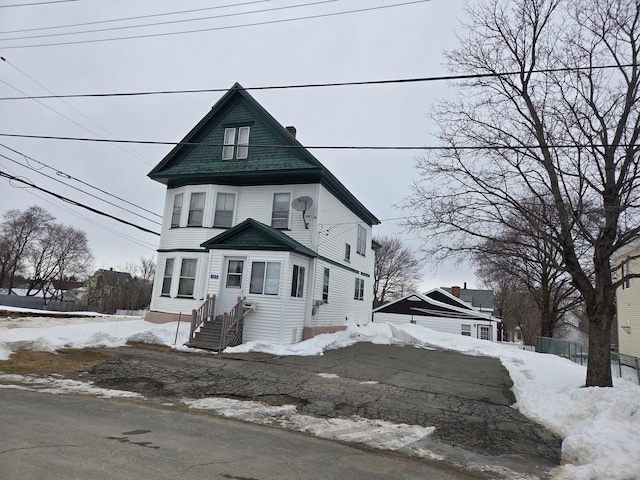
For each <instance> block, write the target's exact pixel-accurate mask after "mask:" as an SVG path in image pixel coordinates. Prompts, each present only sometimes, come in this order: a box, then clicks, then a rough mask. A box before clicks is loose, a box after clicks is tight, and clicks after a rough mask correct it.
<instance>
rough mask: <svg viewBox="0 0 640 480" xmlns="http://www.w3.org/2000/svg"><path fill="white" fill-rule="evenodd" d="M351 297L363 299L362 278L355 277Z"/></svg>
mask: <svg viewBox="0 0 640 480" xmlns="http://www.w3.org/2000/svg"><path fill="white" fill-rule="evenodd" d="M353 299H354V300H360V301H362V300H364V278H359V277H356V281H355V289H354V292H353Z"/></svg>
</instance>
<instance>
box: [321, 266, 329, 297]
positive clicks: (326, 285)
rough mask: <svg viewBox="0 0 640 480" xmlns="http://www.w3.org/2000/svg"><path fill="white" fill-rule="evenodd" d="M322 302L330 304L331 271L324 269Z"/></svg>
mask: <svg viewBox="0 0 640 480" xmlns="http://www.w3.org/2000/svg"><path fill="white" fill-rule="evenodd" d="M322 301H323V302H324V303H329V269H328V268H327V267H324V272H323V273H322Z"/></svg>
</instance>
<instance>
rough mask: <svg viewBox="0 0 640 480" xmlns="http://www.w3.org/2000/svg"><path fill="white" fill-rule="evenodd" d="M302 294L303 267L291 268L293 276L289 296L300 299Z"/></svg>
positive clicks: (295, 266)
mask: <svg viewBox="0 0 640 480" xmlns="http://www.w3.org/2000/svg"><path fill="white" fill-rule="evenodd" d="M303 293H304V267H302V266H300V265H294V266H293V276H292V278H291V296H292V297H297V298H302V296H303Z"/></svg>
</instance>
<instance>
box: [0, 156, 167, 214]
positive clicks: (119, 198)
mask: <svg viewBox="0 0 640 480" xmlns="http://www.w3.org/2000/svg"><path fill="white" fill-rule="evenodd" d="M0 146H2V147H4V148H6V149H7V150H11V151H12V152H13V153H15V154H17V155H20V156H22V157H24V159H25V160H26V161H27V164H28V163H29V160H31V161H32V162H35V163H38V164H40V165H42V167H41V168H48V169H50V170H53V171H54V172H55V174H56V175H59V176H61V177H64V178H67V179H69V180H73V181H75V182H78V183H80V184H82V185H85V186H87V187H90V188H93V189H94V190H97V191H98V192H100V193H104V194H105V195H108V196H110V197H112V198H115V199H117V200H119V201H121V202H124V203H126V204H128V205H131V206H133V207H136V208H139V209H140V210H143V211H145V212H147V213H150V214H151V215H155V216H156V217H158V218H162V215H159V214H157V213H155V212H152V211H151V210H148V209H146V208H144V207H141V206H140V205H136V204H135V203H132V202H130V201H128V200H125V199H124V198H121V197H119V196H117V195H114V194H113V193H110V192H107V191H106V190H103V189H101V188H99V187H96V186H95V185H91V184H90V183H87V182H85V181H84V180H80V179H79V178H76V177H73V176H71V175H69V174H68V173H65V172H63V171H62V170H58V169H56V168H53V167H51V166H49V165H47V164H45V163H42V162H41V161H39V160H36V159H35V158H33V157H30V156H28V155H26V154H24V153H22V152H19V151H18V150H15V149H13V148H11V147H8V146H6V145H4V144H0ZM5 158H6V157H5ZM12 161H14V160H12ZM32 169H33V170H36V171H37V170H38V169H36V168H32ZM65 185H68V184H66V183H65ZM68 186H71V185H68ZM72 188H75V187H72ZM77 190H79V189H77ZM79 191H81V192H82V190H79ZM103 201H104V200H103ZM107 203H109V202H107ZM119 208H122V207H119ZM132 213H133V212H132ZM134 215H137V214H135V213H134ZM143 218H144V217H143ZM147 220H148V219H147ZM150 221H153V220H150Z"/></svg>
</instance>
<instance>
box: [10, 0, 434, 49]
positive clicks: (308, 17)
mask: <svg viewBox="0 0 640 480" xmlns="http://www.w3.org/2000/svg"><path fill="white" fill-rule="evenodd" d="M429 1H431V0H414V1H412V2H403V3H394V4H392V5H381V6H377V7H366V8H358V9H353V10H344V11H341V12H331V13H320V14H316V15H306V16H302V17H294V18H283V19H279V20H265V21H262V22H254V23H245V24H240V25H227V26H223V27H211V28H200V29H195V30H183V31H179V32H163V33H149V34H145V35H131V36H127V37H113V38H97V39H92V40H75V41H71V42H57V43H40V44H32V45H12V46H6V47H5V46H3V47H2V48H4V49H13V48H34V47H54V46H60V45H78V44H84V43H97V42H111V41H114V40H133V39H138V38H151V37H165V36H170V35H171V36H172V35H184V34H187V33H202V32H213V31H218V30H230V29H235V28H244V27H256V26H262V25H273V24H277V23H288V22H295V21H299V20H311V19H316V18H326V17H335V16H338V15H348V14H352V13H362V12H371V11H374V10H382V9H386V8H395V7H403V6H406V5H415V4H418V3H425V2H429Z"/></svg>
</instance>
